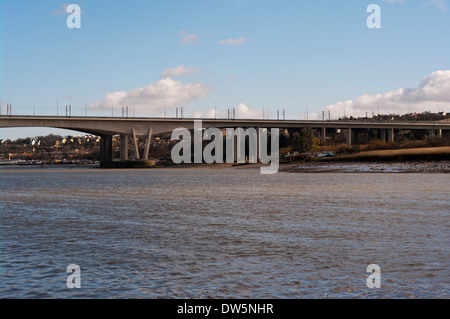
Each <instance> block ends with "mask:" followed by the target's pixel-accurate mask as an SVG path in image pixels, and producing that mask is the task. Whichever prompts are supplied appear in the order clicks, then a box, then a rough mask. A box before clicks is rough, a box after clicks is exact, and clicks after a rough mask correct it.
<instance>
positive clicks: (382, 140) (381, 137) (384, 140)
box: [380, 129, 386, 143]
mask: <svg viewBox="0 0 450 319" xmlns="http://www.w3.org/2000/svg"><path fill="white" fill-rule="evenodd" d="M380 133H381V134H380V135H381V136H380V141H381V142H382V143H385V142H386V130H385V129H381V130H380Z"/></svg>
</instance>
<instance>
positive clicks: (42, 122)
mask: <svg viewBox="0 0 450 319" xmlns="http://www.w3.org/2000/svg"><path fill="white" fill-rule="evenodd" d="M199 120H201V121H202V127H203V128H211V127H216V128H238V127H242V128H244V129H245V128H249V127H253V128H268V129H269V128H279V129H299V128H305V127H309V128H312V129H315V130H318V131H319V132H320V134H319V135H320V138H321V139H322V140H325V139H326V136H327V129H341V130H345V132H346V142H347V144H348V145H351V144H352V130H357V129H371V130H378V131H379V137H380V140H382V141H388V142H389V141H394V137H395V133H396V131H400V130H426V131H428V135H429V136H430V137H442V132H443V131H444V130H446V131H448V130H450V123H443V122H377V121H371V120H370V119H369V120H367V121H299V120H251V119H248V120H243V119H210V118H206V119H193V118H190V119H188V118H183V119H179V118H124V117H122V118H118V117H117V118H115V117H62V116H0V128H10V127H51V128H60V129H69V130H74V131H79V132H85V133H88V134H93V135H97V136H100V137H101V142H100V151H101V152H100V154H101V156H100V162H101V163H106V162H111V161H113V151H112V137H113V136H115V135H120V141H121V143H120V159H121V160H122V161H127V160H128V156H129V154H128V142H129V137H132V138H131V141H132V143H133V148H134V154H135V157H136V159H141V156H140V153H139V149H138V145H137V138H138V137H141V138H144V139H145V147H144V151H143V156H142V159H143V160H147V159H148V158H149V149H150V140H151V137H152V135H158V134H162V133H171V132H172V131H173V130H175V129H176V128H186V129H189V130H192V129H194V121H199Z"/></svg>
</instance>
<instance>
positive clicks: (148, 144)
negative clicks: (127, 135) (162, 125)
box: [143, 128, 153, 160]
mask: <svg viewBox="0 0 450 319" xmlns="http://www.w3.org/2000/svg"><path fill="white" fill-rule="evenodd" d="M152 133H153V129H152V128H150V129H149V130H148V134H147V140H146V141H145V148H144V156H143V157H144V160H148V153H149V151H150V142H151V140H152Z"/></svg>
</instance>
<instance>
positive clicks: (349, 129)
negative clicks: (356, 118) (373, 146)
mask: <svg viewBox="0 0 450 319" xmlns="http://www.w3.org/2000/svg"><path fill="white" fill-rule="evenodd" d="M346 138H347V145H349V146H350V145H352V129H351V128H348V129H347V136H346Z"/></svg>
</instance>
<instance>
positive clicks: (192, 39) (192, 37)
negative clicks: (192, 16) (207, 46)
mask: <svg viewBox="0 0 450 319" xmlns="http://www.w3.org/2000/svg"><path fill="white" fill-rule="evenodd" d="M179 33H180V35H183V39H182V40H181V43H183V44H188V43H197V42H198V41H199V40H200V37H199V36H198V35H196V34H193V33H190V34H186V35H185V34H184V31H180V32H179Z"/></svg>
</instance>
